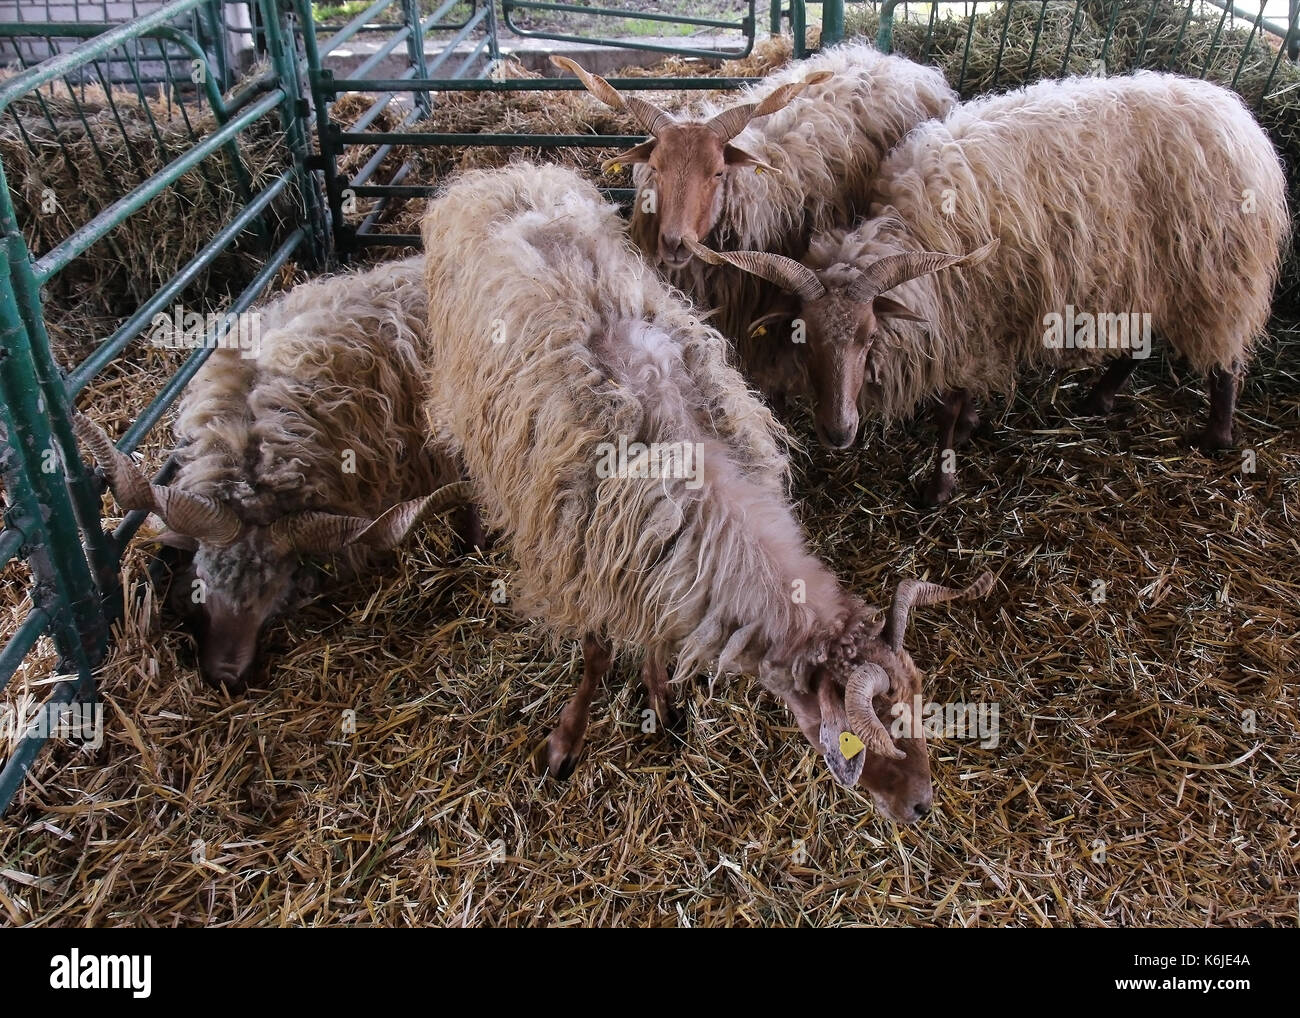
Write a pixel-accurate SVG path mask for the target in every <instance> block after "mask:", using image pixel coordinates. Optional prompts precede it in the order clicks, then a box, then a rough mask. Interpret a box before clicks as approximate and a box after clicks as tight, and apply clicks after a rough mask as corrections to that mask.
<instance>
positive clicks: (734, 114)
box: [708, 71, 831, 141]
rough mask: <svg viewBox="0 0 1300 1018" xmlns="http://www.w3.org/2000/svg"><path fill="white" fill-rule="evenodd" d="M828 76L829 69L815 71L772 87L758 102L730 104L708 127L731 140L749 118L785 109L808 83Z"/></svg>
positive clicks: (744, 126) (817, 82) (722, 137)
mask: <svg viewBox="0 0 1300 1018" xmlns="http://www.w3.org/2000/svg"><path fill="white" fill-rule="evenodd" d="M829 77H831V72H830V71H817V72H816V73H814V74H810V75H808V77H806V78H804V80H803V81H792V82H790V83H789V84H786V85H781V86H780V87H779V88H776V89H773V90H772V92H771V93H769V94H768V95H767V96H766V97H765V98H763V99H762V100H761V101H759V102H756V103H744V104H742V105H740V106H732V107H731V108H730V109H726V110H723V111H722V112H721V113H719V114H718V115H717V116H715V117H714V118H713V119H712V120H710V121H708V126H709V129H710V130H712V131H713V133H714V134H716V135H717V136H718V137H719V138H721V139H722V140H723V141H731V139H732V138H734V137H735V136H736V135H738V134H739V133H740V132H741V131H743V130H744V129H745V128H746V127H747V126H748V125H749V122H750V121H751V120H754V119H756V118H758V117H766V116H768V115H769V114H772V113H775V112H777V111H778V110H783V109H785V108H786V107H787V106H789V105H790V102H791V101H792V100H793V99H794V98H795V97H796V96H797V95H798V94H799V93H800V92H802V91H803V90H804V89H805V88H807V87H808V86H809V85H816V84H819V83H820V82H823V81H825V80H826V79H827V78H829Z"/></svg>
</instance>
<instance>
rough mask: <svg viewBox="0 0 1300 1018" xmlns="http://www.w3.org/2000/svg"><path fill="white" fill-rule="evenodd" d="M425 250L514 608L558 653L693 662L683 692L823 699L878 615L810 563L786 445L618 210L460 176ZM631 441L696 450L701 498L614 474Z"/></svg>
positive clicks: (517, 169)
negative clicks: (747, 689) (850, 636)
mask: <svg viewBox="0 0 1300 1018" xmlns="http://www.w3.org/2000/svg"><path fill="white" fill-rule="evenodd" d="M423 233H424V243H425V249H426V251H427V252H428V254H427V256H426V259H427V266H428V289H429V296H430V304H429V330H430V337H431V343H432V348H433V357H434V359H435V360H436V362H437V363H438V365H439V371H438V372H437V374H436V375H435V376H434V377H433V380H432V385H431V393H430V416H431V419H432V421H433V424H434V426H435V428H436V429H437V430H438V431H439V432H440V433H441V434H442V435H443V436H445V437H446V438H447V440H448V441H449V443H450V444H451V445H453V446H454V447H455V448H456V450H457V451H458V453H459V454H460V455H461V456H462V457H463V459H464V462H465V465H466V469H467V472H468V474H469V475H470V476H471V477H472V478H473V479H474V481H475V485H476V488H477V489H478V491H477V494H479V495H480V496H481V497H480V498H479V499H478V501H479V503H480V504H481V505H483V506H484V507H485V508H486V510H487V512H488V513H489V516H490V524H491V526H492V527H493V528H494V529H497V530H499V531H500V532H502V533H503V534H504V535H505V537H506V540H507V541H508V544H509V547H510V549H511V551H512V552H513V556H514V559H515V561H516V562H517V563H518V572H517V574H516V575H515V576H514V578H513V579H512V581H511V584H512V585H511V588H510V590H511V597H512V600H513V601H514V603H515V604H516V605H517V606H518V607H519V608H520V609H522V610H523V611H524V612H527V613H530V614H533V615H535V616H537V617H539V618H540V619H542V620H543V621H544V622H545V624H546V625H547V626H549V627H550V629H551V631H552V633H553V634H555V635H557V636H568V637H578V636H581V635H584V634H595V635H598V636H601V637H604V638H607V639H610V640H611V641H613V642H615V643H617V644H621V645H625V646H626V645H634V646H639V647H642V648H644V649H646V650H648V651H652V652H655V653H657V654H659V655H660V657H661V659H662V660H668V659H671V658H672V657H674V656H677V657H678V658H679V661H678V670H677V675H678V677H681V678H684V677H686V676H688V675H690V674H692V673H693V672H696V671H700V670H706V669H711V668H716V669H717V670H718V671H719V672H728V671H738V672H739V671H744V672H750V673H755V674H761V675H765V676H766V677H767V678H766V679H765V681H768V682H769V683H770V684H773V685H774V686H779V685H781V684H782V683H787V684H788V683H789V682H790V681H791V676H792V677H793V681H794V682H795V683H796V684H801V683H803V682H805V681H806V677H807V674H808V669H809V667H810V666H811V665H812V664H814V663H816V661H818V660H822V659H824V658H825V657H826V655H827V653H828V649H829V648H830V646H831V645H832V644H833V643H834V641H835V639H836V637H837V636H838V635H840V634H842V633H843V632H844V630H845V629H846V627H848V626H849V625H850V624H851V623H852V622H853V621H855V620H856V619H857V618H858V615H859V614H860V609H859V606H857V605H856V603H855V602H853V601H852V599H851V598H849V597H848V596H847V595H845V594H844V593H843V592H842V591H841V590H840V587H839V585H838V583H837V582H836V581H835V579H834V577H833V576H832V575H831V574H830V572H829V571H828V570H827V569H826V568H825V567H824V566H823V565H822V564H821V563H820V562H819V561H818V560H817V559H815V558H813V557H812V556H811V555H809V553H808V551H807V549H806V546H805V542H804V538H803V534H802V531H801V530H800V527H799V525H798V523H797V521H796V520H795V517H794V514H793V512H792V510H791V507H790V503H789V500H788V498H787V496H786V485H787V469H788V462H787V459H786V456H785V452H784V446H785V441H786V436H785V433H784V431H783V430H782V429H781V427H780V425H778V424H777V423H776V422H775V420H774V419H773V418H772V416H771V413H770V412H769V411H768V410H767V408H766V407H765V406H764V405H763V403H762V402H761V401H760V400H758V399H757V398H756V397H755V396H754V395H753V393H752V392H751V391H750V390H749V388H748V387H747V385H746V384H745V381H744V380H743V379H742V378H741V376H740V375H739V374H738V373H737V372H736V371H735V370H733V369H732V368H731V367H729V366H728V365H727V362H726V355H727V348H726V343H725V340H724V339H723V338H722V336H720V335H719V334H718V333H717V332H716V331H715V330H714V329H712V328H710V327H708V326H707V325H705V324H704V323H702V322H701V321H700V319H699V318H698V317H697V316H695V315H694V314H693V313H692V312H691V310H690V308H689V306H688V305H686V304H685V303H684V302H683V301H682V300H681V299H680V297H679V296H678V295H677V294H675V292H673V291H672V290H670V289H669V288H668V287H667V286H665V285H664V284H663V283H662V282H661V280H660V279H659V278H658V277H657V276H656V274H655V273H654V272H653V271H651V270H650V269H649V268H648V267H647V266H646V265H645V263H644V262H643V261H642V260H641V258H640V257H639V256H638V255H637V254H636V252H635V251H634V250H633V248H632V247H631V245H630V243H629V241H628V239H627V234H626V231H625V228H624V226H623V224H622V222H621V221H620V219H619V217H618V212H617V210H616V209H615V208H613V207H612V206H610V205H608V204H606V203H605V202H604V201H603V200H602V199H601V198H600V195H599V193H598V192H597V191H596V190H595V188H593V187H592V186H591V185H590V184H588V183H586V182H585V181H583V180H582V179H581V178H579V177H577V176H576V175H575V174H573V173H571V172H570V171H568V170H565V169H562V168H559V167H555V166H529V165H516V166H511V167H508V168H505V169H502V170H495V171H479V172H472V173H468V174H465V175H464V176H462V177H460V178H458V179H457V180H456V181H454V182H453V183H452V184H451V185H450V186H449V187H448V188H447V189H446V190H445V191H444V192H443V194H442V195H441V196H440V197H439V198H438V199H436V200H435V201H434V202H432V203H431V205H430V207H429V211H428V213H427V215H426V218H425V220H424V227H423ZM620 439H622V440H624V441H625V442H627V443H633V442H643V443H651V442H659V443H678V442H688V443H698V444H699V445H700V446H701V447H702V449H703V455H702V463H701V467H702V473H701V479H702V484H701V485H700V486H699V487H693V486H692V484H691V483H690V482H689V480H688V479H687V478H685V477H659V478H654V477H627V476H624V477H620V476H611V477H600V476H598V471H597V463H598V461H599V459H600V457H601V446H602V443H610V444H612V445H617V444H618V443H619V441H620ZM799 581H801V582H802V584H803V586H804V587H805V589H806V598H804V599H803V600H802V601H801V600H800V599H798V598H796V597H794V596H792V594H793V592H794V591H795V590H796V585H797V582H799ZM774 671H775V672H779V673H780V676H775V677H774V675H773V674H772V673H773V672H774Z"/></svg>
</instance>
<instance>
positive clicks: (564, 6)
mask: <svg viewBox="0 0 1300 1018" xmlns="http://www.w3.org/2000/svg"><path fill="white" fill-rule="evenodd" d="M800 6H802V4H800ZM831 6H833V7H834V6H838V7H839V8H840V10H841V12H842V11H843V6H844V5H843V2H842V0H832V4H831ZM501 13H502V23H503V24H504V25H505V27H506V28H507V29H508V30H509V31H511V32H513V33H514V34H515V35H518V36H521V37H524V38H529V39H551V40H554V41H557V42H582V43H587V44H588V45H593V46H613V47H615V48H617V49H626V50H642V51H648V52H653V53H673V54H678V55H680V56H693V57H710V58H714V59H730V58H735V57H743V56H748V55H749V53H750V52H752V51H753V48H754V40H755V29H756V26H757V0H747V3H746V5H745V13H743V14H742V15H741V17H740V18H739V20H736V19H734V18H733V19H727V18H723V17H716V18H709V17H702V16H693V15H684V14H665V13H659V12H657V11H639V10H634V9H629V8H619V7H597V6H589V5H579V4H568V3H550V2H546V0H501ZM520 13H523V14H529V13H533V14H542V15H555V14H561V15H578V16H581V17H583V18H586V19H589V20H596V21H603V22H606V23H612V24H610V28H609V29H607V31H611V32H613V31H616V30H617V24H618V22H619V21H623V22H627V21H629V20H634V21H637V22H649V23H651V24H653V25H655V26H659V25H662V26H664V30H666V31H668V30H671V29H673V28H676V27H684V28H691V29H710V30H712V31H714V32H738V33H740V35H741V36H742V38H743V40H744V44H743V45H742V46H740V47H738V48H735V49H720V48H716V47H708V46H688V45H678V44H675V43H667V42H641V41H638V40H637V39H636V38H628V37H615V36H611V35H605V34H602V32H592V33H576V32H559V31H555V30H552V29H538V28H528V27H526V26H523V25H521V24H519V21H518V18H517V16H518V15H519V14H520Z"/></svg>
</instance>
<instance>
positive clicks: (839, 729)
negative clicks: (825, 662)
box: [817, 673, 867, 788]
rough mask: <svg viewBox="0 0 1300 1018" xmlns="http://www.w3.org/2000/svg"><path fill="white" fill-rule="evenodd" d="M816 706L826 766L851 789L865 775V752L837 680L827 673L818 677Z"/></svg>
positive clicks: (840, 781)
mask: <svg viewBox="0 0 1300 1018" xmlns="http://www.w3.org/2000/svg"><path fill="white" fill-rule="evenodd" d="M817 703H818V706H820V707H821V713H822V723H821V732H820V735H821V743H822V755H823V757H824V758H825V760H826V766H827V767H829V768H830V771H831V775H832V776H833V777H834V778H835V780H836V781H838V782H839V783H840V784H841V785H844V786H846V787H848V788H852V787H853V786H854V785H856V784H857V783H858V778H860V777H861V776H862V768H863V765H864V764H865V763H866V761H867V754H866V749H865V747H864V746H863V744H862V740H861V739H859V738H858V737H857V736H856V735H854V734H853V729H852V728H851V727H850V726H849V716H848V713H847V712H846V711H845V709H844V694H843V693H842V692H841V691H840V689H839V687H838V686H837V685H836V684H835V681H834V679H832V678H831V677H830V676H829V675H828V674H825V673H823V674H822V675H820V676H819V677H818V682H817Z"/></svg>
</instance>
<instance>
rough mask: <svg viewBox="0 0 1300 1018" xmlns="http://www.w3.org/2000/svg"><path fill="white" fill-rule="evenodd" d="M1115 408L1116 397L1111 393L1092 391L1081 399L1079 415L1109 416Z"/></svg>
mask: <svg viewBox="0 0 1300 1018" xmlns="http://www.w3.org/2000/svg"><path fill="white" fill-rule="evenodd" d="M1114 409H1115V397H1114V396H1112V395H1110V394H1109V393H1104V392H1097V391H1095V390H1094V391H1092V392H1090V393H1088V395H1087V396H1086V397H1084V398H1083V399H1082V400H1080V401H1079V407H1078V416H1080V417H1109V416H1110V413H1111V411H1112V410H1114Z"/></svg>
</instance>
